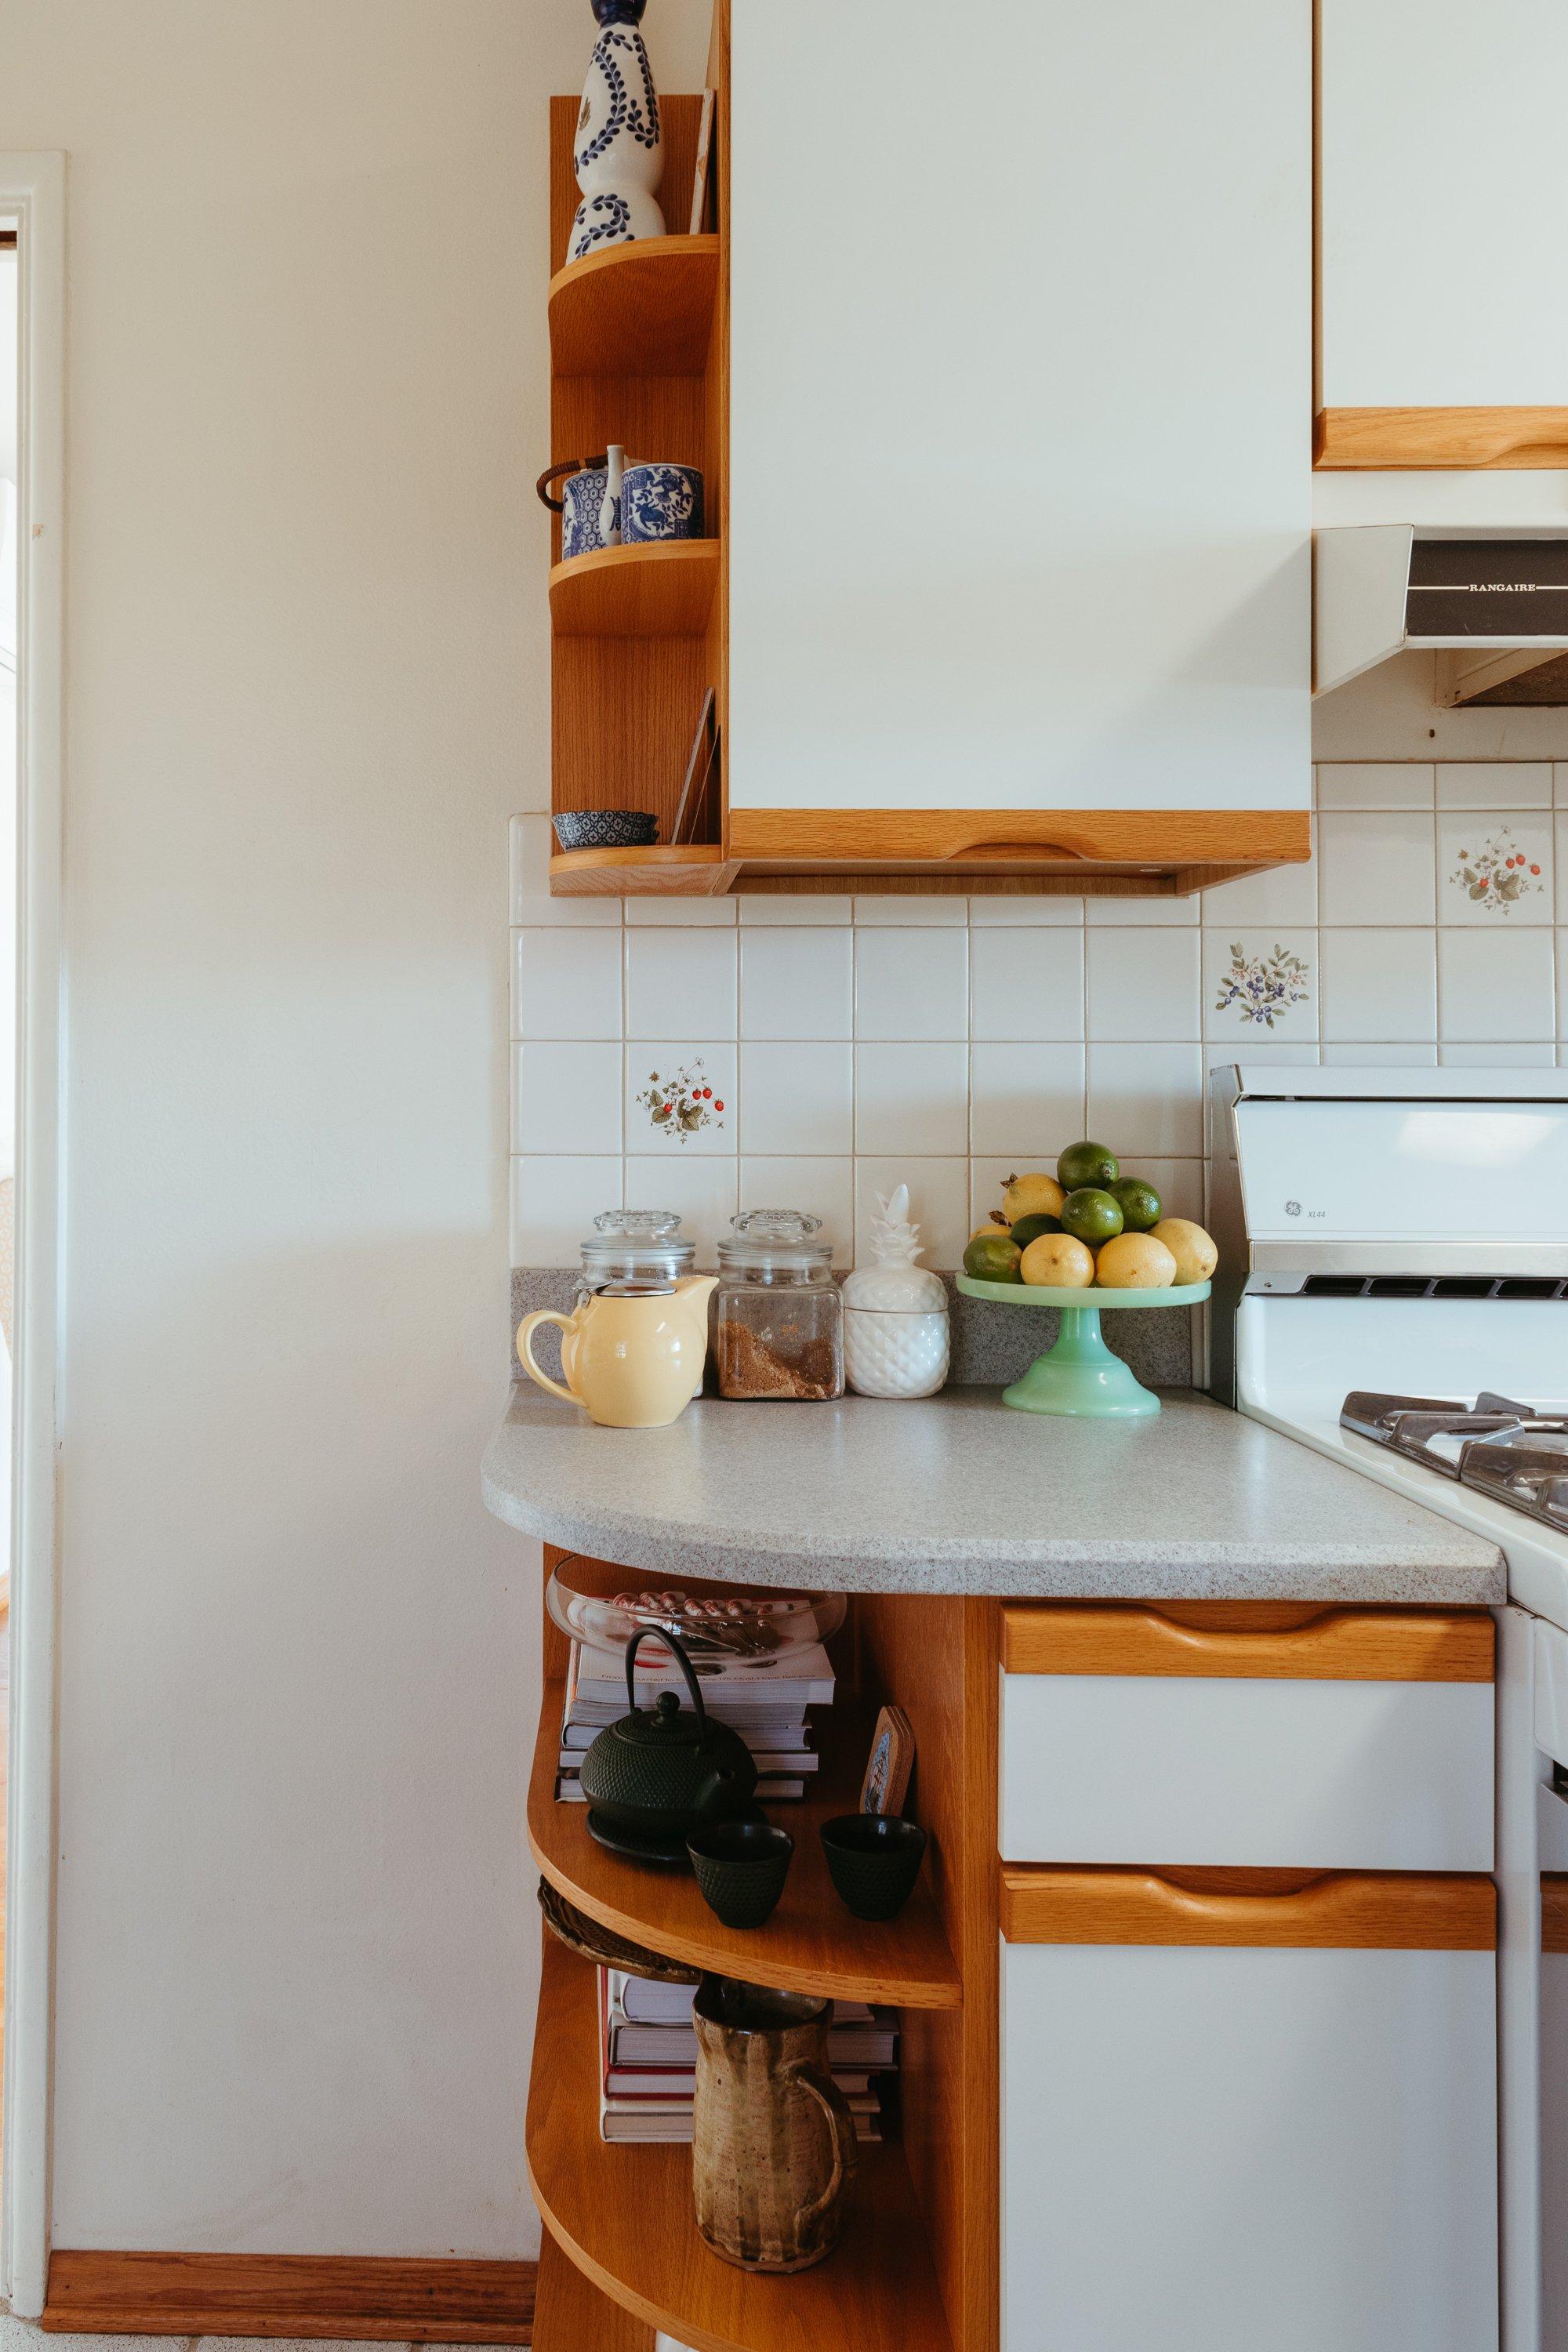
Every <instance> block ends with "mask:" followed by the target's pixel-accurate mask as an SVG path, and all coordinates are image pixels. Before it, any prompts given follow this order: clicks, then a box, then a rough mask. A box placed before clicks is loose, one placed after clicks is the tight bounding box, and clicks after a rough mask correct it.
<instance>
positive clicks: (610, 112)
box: [566, 0, 665, 261]
mask: <svg viewBox="0 0 1568 2352" xmlns="http://www.w3.org/2000/svg"><path fill="white" fill-rule="evenodd" d="M646 6H647V0H594V14H595V16H596V17H597V18H598V20H599V24H600V26H601V30H600V34H599V37H598V39H597V40H596V41H595V44H594V54H593V57H592V58H591V59H590V60H589V64H588V79H587V80H586V81H585V82H584V85H583V110H582V112H581V113H580V114H579V115H578V117H577V131H576V135H575V137H574V140H573V142H572V161H573V163H574V166H575V169H576V173H577V185H578V186H579V187H580V188H581V189H582V191H583V201H582V203H581V204H580V205H578V207H577V216H576V218H575V219H574V222H573V224H572V235H571V237H570V239H569V240H568V243H567V247H566V258H567V260H568V261H581V260H582V258H583V257H584V254H588V253H599V252H601V251H602V250H603V249H604V247H605V246H610V245H633V244H636V243H637V240H638V239H639V238H642V237H649V236H663V235H664V234H665V226H664V215H663V213H661V212H660V210H659V208H658V203H657V202H656V200H655V197H654V190H655V189H656V188H657V187H658V183H659V176H660V174H661V173H662V172H663V170H664V146H663V141H662V138H661V135H660V131H659V121H658V91H657V90H656V89H654V86H653V68H652V67H651V66H650V65H649V63H648V57H647V49H646V48H645V47H644V46H643V37H642V35H641V34H640V33H639V32H638V30H637V26H638V25H639V24H640V22H641V20H642V14H643V10H644V9H645V8H646Z"/></svg>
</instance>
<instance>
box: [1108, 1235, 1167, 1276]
mask: <svg viewBox="0 0 1568 2352" xmlns="http://www.w3.org/2000/svg"><path fill="white" fill-rule="evenodd" d="M1094 1278H1095V1280H1096V1282H1098V1283H1099V1284H1100V1288H1101V1289H1102V1290H1168V1289H1169V1288H1170V1286H1171V1285H1172V1283H1173V1282H1174V1280H1175V1278H1176V1261H1175V1259H1174V1258H1173V1256H1172V1255H1171V1253H1170V1251H1169V1250H1168V1249H1167V1248H1166V1247H1165V1244H1164V1243H1163V1241H1161V1240H1160V1238H1159V1237H1158V1235H1157V1234H1117V1236H1116V1238H1115V1240H1114V1241H1110V1242H1107V1243H1106V1244H1105V1246H1104V1248H1103V1249H1102V1250H1101V1251H1100V1255H1099V1257H1098V1258H1097V1259H1096V1260H1095V1264H1094Z"/></svg>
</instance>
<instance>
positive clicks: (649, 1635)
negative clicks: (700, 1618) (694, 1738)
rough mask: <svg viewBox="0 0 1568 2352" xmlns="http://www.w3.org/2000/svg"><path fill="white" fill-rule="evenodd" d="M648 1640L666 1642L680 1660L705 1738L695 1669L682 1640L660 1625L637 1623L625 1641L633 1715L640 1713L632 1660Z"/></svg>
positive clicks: (628, 1696) (705, 1722)
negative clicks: (634, 1629) (639, 1646)
mask: <svg viewBox="0 0 1568 2352" xmlns="http://www.w3.org/2000/svg"><path fill="white" fill-rule="evenodd" d="M649 1640H653V1641H656V1642H665V1643H668V1645H669V1647H670V1648H671V1649H672V1650H673V1651H674V1652H675V1654H676V1656H677V1658H679V1661H680V1671H681V1673H682V1674H683V1675H685V1676H686V1687H687V1689H688V1690H689V1692H690V1693H691V1704H692V1706H694V1707H695V1708H696V1709H697V1726H698V1729H699V1730H700V1733H701V1735H702V1738H704V1739H706V1738H707V1737H708V1710H707V1708H706V1707H705V1706H703V1704H702V1693H701V1691H700V1688H699V1687H698V1682H697V1670H696V1668H695V1667H694V1666H693V1665H692V1663H691V1661H690V1659H689V1657H688V1656H687V1654H686V1644H685V1643H684V1642H681V1641H679V1639H678V1638H677V1636H676V1635H675V1634H673V1633H667V1632H666V1630H665V1628H664V1627H663V1626H662V1625H639V1626H638V1627H637V1632H636V1633H634V1634H633V1635H632V1638H631V1640H630V1641H629V1642H628V1643H626V1703H627V1705H628V1706H630V1708H631V1711H632V1713H633V1714H634V1715H637V1714H638V1713H640V1709H639V1708H638V1706H637V1684H636V1682H635V1681H634V1680H633V1678H632V1662H633V1660H634V1659H635V1658H636V1656H637V1647H638V1644H639V1643H643V1642H647V1641H649Z"/></svg>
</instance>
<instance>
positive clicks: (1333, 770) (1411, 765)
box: [1318, 760, 1434, 809]
mask: <svg viewBox="0 0 1568 2352" xmlns="http://www.w3.org/2000/svg"><path fill="white" fill-rule="evenodd" d="M1433 773H1434V772H1433V769H1432V765H1431V763H1430V761H1424V760H1411V761H1403V760H1399V761H1395V760H1325V761H1321V762H1320V764H1319V768H1318V806H1319V807H1320V808H1321V809H1347V808H1350V809H1412V808H1430V807H1431V805H1432V800H1433Z"/></svg>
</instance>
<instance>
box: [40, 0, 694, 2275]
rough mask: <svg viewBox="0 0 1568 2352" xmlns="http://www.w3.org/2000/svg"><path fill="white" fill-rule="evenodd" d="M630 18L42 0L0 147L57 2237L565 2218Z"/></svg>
mask: <svg viewBox="0 0 1568 2352" xmlns="http://www.w3.org/2000/svg"><path fill="white" fill-rule="evenodd" d="M653 14H654V18H655V21H654V22H653V24H652V25H651V26H650V35H651V38H652V42H653V45H654V48H655V57H656V64H657V66H658V69H659V71H660V75H661V79H663V80H664V82H665V84H666V86H667V87H669V88H694V87H699V86H700V80H701V61H702V58H703V55H704V51H705V43H706V17H707V9H706V5H704V0H658V5H657V7H656V9H655V11H654V12H653ZM592 32H593V26H592V21H591V18H590V16H589V11H588V9H587V7H586V5H566V0H328V5H321V0H229V5H224V6H222V7H216V8H215V7H213V6H211V5H209V0H138V5H136V6H135V7H134V8H127V7H125V6H124V5H122V0H50V5H49V6H48V7H47V8H11V9H6V10H5V11H4V12H0V91H3V92H4V98H3V100H0V146H4V147H7V148H21V149H26V148H64V149H66V150H68V152H69V155H70V173H69V215H68V235H69V255H70V271H71V304H70V358H69V403H70V405H69V416H68V434H69V440H68V498H69V544H68V567H67V568H68V590H69V604H68V626H69V649H68V651H69V686H68V761H69V764H68V818H67V827H68V831H67V842H66V871H67V904H66V929H67V940H68V995H69V1032H70V1074H69V1085H68V1120H69V1136H68V1184H69V1199H68V1216H69V1240H68V1332H67V1348H66V1366H65V1376H66V1402H65V1416H66V1426H65V1451H64V1464H63V1560H62V1579H63V1594H64V1600H63V1621H62V1628H61V1656H62V1667H61V1685H60V1737H61V1753H60V1865H59V1922H58V1929H59V1958H58V2048H57V2074H56V2084H57V2094H56V2156H55V2181H54V2235H55V2241H56V2242H57V2243H59V2244H67V2245H79V2246H82V2245H98V2246H110V2247H115V2246H118V2247H185V2248H213V2249H220V2250H221V2249H252V2248H254V2249H272V2250H279V2251H289V2252H314V2251H320V2252H384V2253H391V2254H443V2253H447V2252H458V2253H468V2254H480V2255H502V2254H509V2253H515V2252H520V2251H526V2250H527V2248H528V2247H529V2246H530V2245H531V2243H532V2242H533V2241H532V2236H531V2216H530V2215H529V2212H528V2207H527V2198H526V2191H525V2189H524V2185H523V2171H522V2142H521V2110H522V2103H523V2095H524V2089H525V2081H526V2069H527V2054H528V2042H529V2033H530V2023H531V2010H532V2000H533V1994H532V1980H533V1968H534V1962H533V1958H532V1953H533V1948H534V1937H535V1929H534V1922H533V1906H532V1883H533V1874H532V1873H531V1870H530V1868H529V1867H528V1864H527V1862H526V1859H525V1856H524V1853H523V1850H522V1845H521V1798H522V1790H523V1780H524V1770H525V1762H526V1759H527V1755H528V1752H529V1748H530V1746H531V1736H532V1726H533V1720H534V1714H535V1706H536V1672H537V1667H536V1655H537V1643H536V1631H535V1628H536V1622H537V1609H538V1580H537V1576H536V1572H535V1560H534V1556H533V1554H532V1553H531V1550H530V1549H529V1548H526V1547H524V1546H522V1545H521V1544H520V1543H519V1542H518V1540H517V1539H516V1538H514V1537H512V1536H510V1535H508V1534H505V1533H503V1532H502V1531H501V1529H500V1528H498V1527H496V1526H495V1525H493V1524H492V1523H491V1522H490V1521H489V1520H488V1519H487V1517H486V1516H485V1514H484V1512H483V1511H482V1509H481V1508H480V1506H479V1493H478V1464H479V1453H480V1450H481V1447H482V1445H483V1444H484V1441H485V1438H486V1436H487V1433H488V1432H489V1428H490V1425H491V1423H492V1422H493V1420H494V1418H495V1416H496V1414H497V1412H498V1411H499V1409H500V1404H501V1402H502V1398H503V1393H504V1386H505V1381H504V1371H503V1365H504V1349H505V1347H506V1307H507V1284H506V1256H507V1250H506V1184H505V1160H506V1124H505V1118H506V1113H505V1067H506V1026H507V1024H506V1017H505V1002H506V999H505V970H506V966H505V930H504V920H505V917H504V908H505V898H504V891H505V869H504V855H505V821H506V818H507V815H508V814H509V812H510V810H512V809H514V808H516V807H517V806H519V805H521V804H525V803H527V801H528V800H529V799H530V798H531V796H532V794H533V793H535V791H536V790H537V783H538V779H539V777H540V776H541V774H542V761H543V759H544V755H545V744H546V716H547V713H546V694H545V667H544V653H545V628H546V619H545V606H544V599H543V596H542V576H543V566H544V563H545V562H546V560H547V559H546V539H545V532H544V527H543V525H544V518H543V516H542V510H541V509H539V508H538V507H537V506H536V505H535V503H534V501H533V499H532V495H531V482H532V478H533V475H534V474H535V472H536V471H537V470H538V469H539V467H541V466H542V464H543V463H544V462H545V461H544V457H543V455H542V452H543V451H544V449H545V446H546V439H545V416H546V408H545V342H544V333H543V310H542V292H543V284H544V270H545V193H546V163H545V105H544V100H545V98H546V96H547V94H548V93H549V92H550V91H551V90H552V89H572V88H574V86H575V85H576V84H577V83H578V82H579V81H580V80H581V77H582V70H583V67H584V61H585V58H586V54H587V49H588V45H589V41H590V37H591V36H592Z"/></svg>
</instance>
